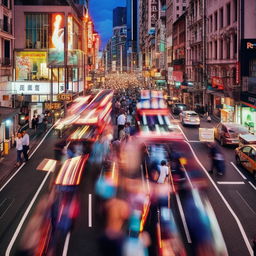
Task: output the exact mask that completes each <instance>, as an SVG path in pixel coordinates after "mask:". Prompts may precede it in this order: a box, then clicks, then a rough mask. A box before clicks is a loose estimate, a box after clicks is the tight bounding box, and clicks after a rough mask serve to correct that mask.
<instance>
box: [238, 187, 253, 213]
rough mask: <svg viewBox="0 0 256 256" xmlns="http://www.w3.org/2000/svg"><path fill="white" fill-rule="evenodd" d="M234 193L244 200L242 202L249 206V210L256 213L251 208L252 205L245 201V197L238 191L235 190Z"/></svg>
mask: <svg viewBox="0 0 256 256" xmlns="http://www.w3.org/2000/svg"><path fill="white" fill-rule="evenodd" d="M236 193H237V194H238V196H239V197H240V198H241V200H242V201H243V202H244V204H245V205H246V206H247V207H248V208H249V210H250V211H251V212H252V213H253V214H254V215H256V212H255V211H254V210H253V209H252V207H251V206H250V205H249V204H248V203H247V201H246V200H245V198H244V197H243V196H242V195H241V193H239V191H237V190H236Z"/></svg>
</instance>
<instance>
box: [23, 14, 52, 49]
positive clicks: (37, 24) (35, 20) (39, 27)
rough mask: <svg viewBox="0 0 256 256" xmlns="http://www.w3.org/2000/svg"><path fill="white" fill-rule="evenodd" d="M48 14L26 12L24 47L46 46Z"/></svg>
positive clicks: (44, 47) (36, 47) (37, 47)
mask: <svg viewBox="0 0 256 256" xmlns="http://www.w3.org/2000/svg"><path fill="white" fill-rule="evenodd" d="M48 25H49V19H48V14H35V13H33V14H26V48H29V49H46V48H47V47H48Z"/></svg>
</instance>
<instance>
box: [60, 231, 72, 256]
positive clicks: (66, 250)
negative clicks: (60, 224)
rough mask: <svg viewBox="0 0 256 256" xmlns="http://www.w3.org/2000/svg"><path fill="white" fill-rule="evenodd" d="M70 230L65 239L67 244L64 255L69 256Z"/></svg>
mask: <svg viewBox="0 0 256 256" xmlns="http://www.w3.org/2000/svg"><path fill="white" fill-rule="evenodd" d="M70 235H71V234H70V232H68V234H67V236H66V239H65V244H64V249H63V253H62V256H67V255H68V246H69V240H70Z"/></svg>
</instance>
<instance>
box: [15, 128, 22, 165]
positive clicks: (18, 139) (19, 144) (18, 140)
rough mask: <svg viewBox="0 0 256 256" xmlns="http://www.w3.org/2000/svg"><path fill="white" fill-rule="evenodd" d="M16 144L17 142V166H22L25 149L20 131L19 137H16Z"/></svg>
mask: <svg viewBox="0 0 256 256" xmlns="http://www.w3.org/2000/svg"><path fill="white" fill-rule="evenodd" d="M15 144H16V151H17V163H16V166H20V165H21V163H22V158H21V154H22V151H23V146H22V135H21V133H20V132H18V133H17V137H16V138H15Z"/></svg>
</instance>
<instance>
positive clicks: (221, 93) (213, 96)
mask: <svg viewBox="0 0 256 256" xmlns="http://www.w3.org/2000/svg"><path fill="white" fill-rule="evenodd" d="M237 4H238V1H237V0H218V1H213V0H212V1H210V0H209V1H207V9H206V17H207V20H208V22H207V27H206V32H207V33H206V34H207V36H206V40H207V54H206V56H207V60H206V64H207V76H208V90H207V95H206V96H208V100H207V103H208V104H207V105H208V106H209V111H210V112H212V113H213V114H214V115H216V116H218V117H219V118H220V119H221V120H222V121H230V122H233V121H235V107H236V106H235V105H236V102H237V101H238V100H239V94H238V89H239V87H240V82H239V81H238V80H237V79H236V72H237V71H236V69H237V68H238V61H239V54H238V47H239V43H238V40H239V35H238V34H239V32H238V31H239V22H238V5H237Z"/></svg>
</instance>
